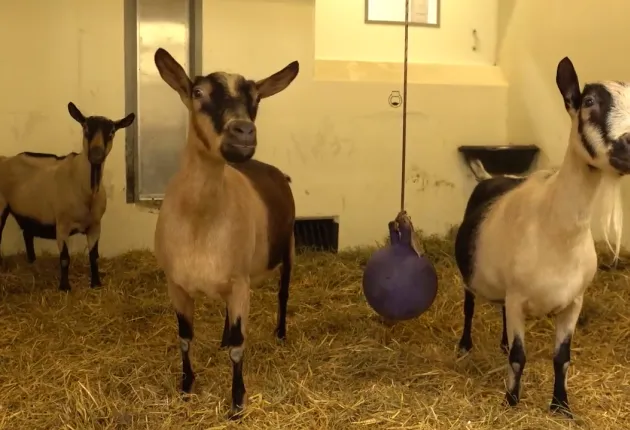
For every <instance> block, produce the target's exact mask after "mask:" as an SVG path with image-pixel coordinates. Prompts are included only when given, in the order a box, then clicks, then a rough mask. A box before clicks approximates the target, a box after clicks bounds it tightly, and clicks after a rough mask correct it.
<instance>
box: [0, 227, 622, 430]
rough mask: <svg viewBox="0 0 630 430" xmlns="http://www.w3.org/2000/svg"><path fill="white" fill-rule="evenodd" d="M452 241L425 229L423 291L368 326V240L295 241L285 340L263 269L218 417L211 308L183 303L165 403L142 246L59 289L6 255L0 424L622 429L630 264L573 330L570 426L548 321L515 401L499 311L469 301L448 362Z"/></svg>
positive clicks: (533, 329)
mask: <svg viewBox="0 0 630 430" xmlns="http://www.w3.org/2000/svg"><path fill="white" fill-rule="evenodd" d="M451 243H452V242H450V241H445V240H441V239H437V238H426V239H425V241H424V246H425V248H426V252H427V254H428V255H429V256H430V257H431V259H432V260H433V261H434V263H435V265H436V267H437V269H438V271H439V279H440V285H439V293H438V298H437V299H436V301H435V303H434V305H433V307H432V308H431V309H430V310H429V311H428V312H427V313H425V314H424V315H422V316H421V317H420V318H418V319H416V320H413V321H408V322H404V323H399V324H397V325H394V326H392V327H388V326H386V325H384V324H382V323H381V322H380V321H379V319H378V318H376V317H375V316H374V314H373V312H372V311H371V310H370V308H369V307H368V306H367V305H366V303H365V300H364V298H363V295H362V293H361V267H362V264H364V262H365V261H366V260H367V257H368V256H369V252H367V251H365V250H363V251H360V250H359V251H354V252H347V253H341V254H339V255H317V254H303V255H300V256H299V258H298V259H297V263H296V268H295V271H294V278H293V284H292V286H291V297H290V300H289V325H288V340H287V342H286V344H284V345H280V344H277V342H276V341H275V339H274V336H273V329H274V326H275V315H276V306H277V305H276V291H277V287H276V281H275V280H274V281H273V282H270V283H269V284H268V285H265V286H263V287H261V288H259V289H257V290H256V291H254V292H253V297H252V316H251V324H250V332H249V334H250V337H249V345H248V349H247V354H246V356H245V359H246V361H245V383H246V386H247V389H248V396H249V405H248V415H247V416H246V417H244V418H243V420H242V422H241V424H240V426H239V425H237V424H236V423H232V422H229V421H227V420H225V415H226V413H227V410H228V406H229V404H228V399H229V397H230V391H229V390H230V380H231V377H230V375H231V366H230V362H229V358H228V355H227V352H226V351H225V350H221V349H219V341H220V335H221V331H222V328H223V305H222V304H221V303H218V302H211V301H208V300H199V301H198V302H197V303H198V304H197V309H196V320H195V324H196V327H195V328H196V333H195V334H196V338H195V342H194V343H193V348H192V355H193V366H194V368H195V370H196V372H197V385H196V395H195V396H193V398H192V399H191V400H190V401H189V402H183V401H181V400H180V398H179V396H178V393H177V387H178V384H179V372H180V356H179V348H178V345H179V342H178V339H177V329H176V322H175V317H174V314H173V312H172V310H171V308H170V305H169V302H168V298H167V296H166V291H165V286H164V279H163V276H162V275H161V273H160V272H159V271H158V270H157V268H156V266H155V261H154V259H153V256H152V254H151V253H149V252H131V253H128V254H126V255H124V256H121V257H119V258H115V259H102V260H101V270H102V271H103V272H104V273H105V276H104V278H103V281H104V284H105V285H104V287H103V288H102V289H100V290H97V291H92V290H90V289H89V288H88V276H87V274H88V266H87V260H86V258H84V257H81V256H77V257H74V259H73V261H72V266H71V271H70V273H71V282H72V285H73V291H72V292H71V293H69V294H65V293H60V292H58V291H57V290H56V286H57V273H58V272H57V271H58V269H57V258H56V257H55V256H52V257H40V258H39V259H38V260H37V261H36V262H35V264H34V265H33V266H29V265H28V264H27V263H26V262H25V258H24V256H23V255H18V256H15V257H7V258H5V261H4V263H3V265H4V267H3V269H2V270H1V271H0V294H1V302H0V326H1V327H2V329H1V330H0V428H2V429H11V430H14V429H29V430H40V429H62V428H63V429H76V430H79V429H80V430H86V429H150V430H160V429H193V428H194V429H220V428H239V427H240V428H243V429H276V430H277V429H296V430H297V429H364V428H370V429H440V430H443V429H490V428H492V429H502V428H505V429H536V430H542V429H556V428H578V427H579V428H592V429H598V430H599V429H601V430H603V429H623V428H630V402H629V400H630V386H629V383H630V346H629V345H630V336H629V333H630V319H629V318H630V308H629V307H628V303H629V301H630V290H629V289H628V285H627V284H628V274H630V270H627V271H624V270H619V271H609V272H604V271H602V272H599V273H598V275H597V278H596V282H595V284H594V285H593V286H591V287H590V289H589V290H588V297H587V304H586V306H585V310H584V314H583V315H584V318H583V320H582V324H581V326H580V328H579V329H578V333H577V335H576V337H575V340H574V346H575V347H574V349H573V356H572V358H573V361H572V367H571V368H570V371H569V372H570V377H569V382H568V383H569V390H570V392H569V396H570V401H571V402H572V407H573V410H574V412H575V413H576V414H577V415H578V420H577V422H576V423H573V424H570V423H568V422H567V421H565V420H562V419H559V418H556V417H554V416H552V415H550V414H549V413H548V409H547V408H548V403H549V400H550V398H551V391H552V384H553V370H552V362H551V357H552V349H553V339H554V333H553V321H552V320H548V319H543V320H539V321H531V322H529V323H528V326H527V328H528V330H527V336H526V348H527V352H528V356H527V359H528V361H527V366H526V368H525V373H524V376H523V378H524V380H523V396H522V402H521V404H520V405H519V406H518V407H516V408H515V409H512V410H508V409H507V408H506V407H504V406H503V404H502V401H503V396H504V380H505V374H506V369H505V365H506V358H505V356H504V355H503V354H502V353H501V351H500V349H499V341H500V335H501V326H500V321H501V316H500V312H499V310H497V309H495V308H493V307H491V306H490V305H481V304H479V305H478V306H477V310H478V312H477V314H476V317H475V321H474V328H473V340H474V342H475V347H474V349H473V351H472V353H471V354H469V355H467V356H465V357H463V358H461V359H458V358H457V356H456V354H455V345H456V343H457V341H458V339H459V336H460V334H461V328H462V292H461V281H460V279H459V275H458V272H457V268H456V266H455V264H454V262H453V258H452V256H451V253H452V245H451Z"/></svg>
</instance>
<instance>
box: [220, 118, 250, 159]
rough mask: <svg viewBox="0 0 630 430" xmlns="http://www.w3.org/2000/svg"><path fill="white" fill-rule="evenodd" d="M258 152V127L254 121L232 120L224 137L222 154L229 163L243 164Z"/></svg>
mask: <svg viewBox="0 0 630 430" xmlns="http://www.w3.org/2000/svg"><path fill="white" fill-rule="evenodd" d="M255 152H256V125H255V124H254V123H253V122H252V121H247V120H240V119H236V120H232V121H230V122H229V123H228V124H227V126H226V128H225V133H224V135H223V140H222V142H221V154H223V157H224V158H225V159H226V160H227V161H229V162H235V163H239V162H243V161H247V160H249V159H250V158H252V157H253V156H254V153H255Z"/></svg>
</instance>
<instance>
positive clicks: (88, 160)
mask: <svg viewBox="0 0 630 430" xmlns="http://www.w3.org/2000/svg"><path fill="white" fill-rule="evenodd" d="M68 112H69V113H70V116H71V117H72V118H73V119H74V120H75V121H77V122H78V123H79V124H81V126H82V127H83V151H82V152H81V153H76V152H71V153H69V154H67V155H64V156H57V155H54V154H46V153H37V152H21V153H19V154H17V155H15V156H12V157H5V158H3V159H2V160H1V161H0V214H1V215H0V241H1V239H2V231H3V230H4V226H5V223H6V220H7V218H8V216H9V214H11V215H12V216H13V217H14V218H15V220H16V221H17V223H18V225H19V227H20V229H21V230H22V236H23V238H24V244H25V247H26V254H27V259H28V261H29V262H30V263H33V262H34V261H35V248H34V243H33V242H34V238H36V237H37V238H43V239H56V241H57V246H58V248H59V253H60V254H59V260H60V268H61V275H60V280H59V289H60V290H62V291H69V290H70V281H69V279H68V269H69V267H70V254H69V252H68V238H69V237H70V236H73V235H75V234H77V233H82V234H85V235H86V237H87V243H88V248H89V259H90V286H91V287H92V288H95V287H98V286H100V285H101V280H100V273H99V271H98V258H99V255H98V241H99V238H100V235H101V218H102V217H103V214H104V213H105V209H106V206H107V195H106V192H105V188H103V187H101V186H100V185H101V179H102V176H103V165H104V163H105V159H106V158H107V156H108V155H109V152H110V151H111V149H112V142H113V139H114V135H115V133H116V131H117V130H119V129H121V128H126V127H129V126H130V125H131V124H132V123H133V121H134V119H135V115H134V114H133V113H130V114H129V115H127V116H126V117H125V118H123V119H121V120H118V121H112V120H110V119H108V118H105V117H102V116H90V117H87V118H86V117H85V116H83V114H82V113H81V111H80V110H79V109H78V108H77V107H76V106H75V105H74V103H72V102H70V103H68Z"/></svg>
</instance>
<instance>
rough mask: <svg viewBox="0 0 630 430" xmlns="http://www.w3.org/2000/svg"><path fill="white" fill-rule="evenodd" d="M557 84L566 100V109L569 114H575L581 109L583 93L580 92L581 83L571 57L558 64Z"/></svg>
mask: <svg viewBox="0 0 630 430" xmlns="http://www.w3.org/2000/svg"><path fill="white" fill-rule="evenodd" d="M556 84H557V85H558V89H559V90H560V94H562V98H563V99H564V107H565V108H566V110H567V112H569V114H575V113H576V112H577V110H578V109H579V107H580V103H581V99H582V93H581V91H580V82H579V81H578V76H577V73H576V72H575V68H574V67H573V63H572V62H571V60H569V57H564V58H563V59H562V60H560V62H559V63H558V70H557V71H556Z"/></svg>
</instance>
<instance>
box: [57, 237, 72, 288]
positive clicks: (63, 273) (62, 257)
mask: <svg viewBox="0 0 630 430" xmlns="http://www.w3.org/2000/svg"><path fill="white" fill-rule="evenodd" d="M59 265H60V268H61V270H60V273H59V289H60V290H61V291H70V280H69V278H68V272H69V270H70V253H69V252H68V245H67V244H66V242H65V241H63V245H62V247H61V252H60V253H59Z"/></svg>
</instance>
